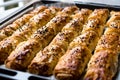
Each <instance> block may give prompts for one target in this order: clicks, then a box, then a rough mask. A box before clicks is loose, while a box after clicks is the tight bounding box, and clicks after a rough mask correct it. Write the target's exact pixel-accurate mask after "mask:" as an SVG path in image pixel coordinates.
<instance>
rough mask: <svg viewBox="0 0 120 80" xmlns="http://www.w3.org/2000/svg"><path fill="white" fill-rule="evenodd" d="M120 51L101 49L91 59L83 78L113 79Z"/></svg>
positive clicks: (88, 79) (87, 79)
mask: <svg viewBox="0 0 120 80" xmlns="http://www.w3.org/2000/svg"><path fill="white" fill-rule="evenodd" d="M117 53H118V52H117V51H112V50H107V49H103V50H99V51H97V52H96V53H94V55H93V56H92V58H91V59H90V62H89V64H88V68H87V73H86V74H85V77H84V79H83V80H112V78H113V77H114V75H115V74H116V72H117V66H118V54H117Z"/></svg>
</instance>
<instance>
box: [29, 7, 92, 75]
mask: <svg viewBox="0 0 120 80" xmlns="http://www.w3.org/2000/svg"><path fill="white" fill-rule="evenodd" d="M91 12H92V11H91V10H88V9H82V10H81V11H80V12H78V13H76V14H75V15H74V16H73V20H71V21H70V22H69V23H68V24H67V25H66V26H64V27H63V29H62V31H61V32H60V33H58V34H57V35H56V37H55V38H54V39H53V40H52V41H51V43H50V44H49V45H48V46H47V47H45V48H44V49H43V50H42V51H40V52H38V53H37V55H36V57H35V58H34V59H33V60H32V62H31V64H30V65H29V67H28V70H29V72H31V73H35V74H40V75H46V76H49V75H52V74H53V70H54V67H55V65H56V64H57V62H58V60H59V58H60V57H61V56H62V55H63V54H64V53H65V51H66V50H67V47H68V44H69V43H70V42H71V41H72V40H73V39H74V38H75V37H76V36H78V35H79V34H80V32H81V30H82V27H83V24H84V23H85V22H86V21H87V17H88V16H89V14H90V13H91ZM45 68H46V69H45Z"/></svg>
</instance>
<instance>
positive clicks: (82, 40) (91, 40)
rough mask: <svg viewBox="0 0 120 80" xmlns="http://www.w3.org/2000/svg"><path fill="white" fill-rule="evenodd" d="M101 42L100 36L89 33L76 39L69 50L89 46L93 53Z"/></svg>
mask: <svg viewBox="0 0 120 80" xmlns="http://www.w3.org/2000/svg"><path fill="white" fill-rule="evenodd" d="M98 40H99V36H98V35H97V33H96V32H94V31H87V32H86V33H84V34H81V35H79V36H78V37H76V38H75V39H74V40H73V41H72V42H71V43H70V44H69V49H72V48H73V47H76V46H79V45H81V46H87V47H88V48H89V49H90V50H91V52H92V51H93V50H94V48H95V46H96V44H97V42H98Z"/></svg>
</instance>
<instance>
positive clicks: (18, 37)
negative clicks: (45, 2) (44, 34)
mask: <svg viewBox="0 0 120 80" xmlns="http://www.w3.org/2000/svg"><path fill="white" fill-rule="evenodd" d="M59 10H60V9H59V8H54V7H50V9H46V10H45V11H44V12H42V13H40V14H38V15H36V16H34V17H33V18H31V20H30V22H29V23H27V24H26V25H24V26H23V27H22V28H21V29H19V30H17V31H15V32H14V33H13V35H12V36H10V37H8V38H6V39H4V40H3V41H1V42H0V53H1V54H4V55H6V56H0V63H3V61H4V60H3V59H2V58H3V57H5V58H7V56H8V55H9V54H10V52H12V50H14V49H15V47H16V46H17V44H18V43H20V42H22V41H24V40H27V39H28V38H29V37H30V36H31V35H32V34H33V33H34V32H35V31H36V30H37V29H38V28H40V27H42V26H44V25H45V24H46V23H47V22H48V21H49V20H50V19H51V18H53V17H54V16H55V14H56V13H57V12H58V11H59ZM52 11H54V13H53V12H52ZM55 11H56V13H55ZM10 38H12V39H10ZM13 38H14V39H13ZM14 41H17V44H16V43H15V44H14V43H12V42H14ZM4 45H6V46H5V47H4ZM9 46H11V48H8V47H9ZM6 49H8V50H11V51H10V52H7V51H5V50H6ZM4 52H5V53H4ZM5 58H4V59H5ZM1 60H2V61H1Z"/></svg>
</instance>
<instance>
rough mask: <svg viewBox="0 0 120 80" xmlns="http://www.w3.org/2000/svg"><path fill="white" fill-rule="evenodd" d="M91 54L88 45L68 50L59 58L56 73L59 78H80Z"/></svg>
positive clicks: (65, 79)
mask: <svg viewBox="0 0 120 80" xmlns="http://www.w3.org/2000/svg"><path fill="white" fill-rule="evenodd" d="M91 56H92V54H91V51H90V50H89V49H88V48H87V47H86V46H76V47H74V48H72V49H69V50H67V52H66V53H65V54H64V55H63V56H62V57H61V58H60V59H59V62H58V64H57V65H56V67H55V69H54V75H55V76H56V78H57V79H58V80H78V78H79V77H80V74H82V72H83V71H84V66H86V63H87V62H88V60H89V59H90V57H91Z"/></svg>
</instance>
